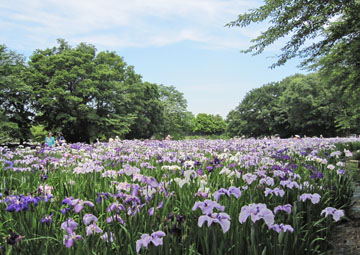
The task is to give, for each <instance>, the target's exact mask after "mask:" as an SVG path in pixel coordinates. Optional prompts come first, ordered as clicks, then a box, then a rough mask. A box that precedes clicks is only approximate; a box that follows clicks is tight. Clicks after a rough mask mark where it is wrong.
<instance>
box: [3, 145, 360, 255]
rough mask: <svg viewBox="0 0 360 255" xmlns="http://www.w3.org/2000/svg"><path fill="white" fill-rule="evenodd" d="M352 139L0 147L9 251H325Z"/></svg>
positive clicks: (345, 192) (341, 200) (340, 215)
mask: <svg viewBox="0 0 360 255" xmlns="http://www.w3.org/2000/svg"><path fill="white" fill-rule="evenodd" d="M355 141H357V142H358V141H359V139H356V138H337V139H335V138H334V139H320V138H319V139H317V138H314V139H311V138H306V139H299V140H297V139H281V140H280V139H276V140H275V139H274V140H271V139H269V140H256V139H232V140H185V141H157V140H145V141H118V140H115V141H113V142H112V143H96V144H92V145H88V144H68V145H66V144H65V145H62V146H59V147H54V148H46V147H44V148H40V147H38V148H36V149H30V148H18V149H17V150H15V151H10V150H9V149H7V148H3V147H0V178H1V183H0V211H1V213H0V254H52V255H54V254H138V253H139V254H253V255H255V254H274V255H275V254H276V255H278V254H284V255H285V254H322V253H324V252H325V251H326V250H327V249H329V248H330V246H329V244H328V242H327V238H328V237H329V234H330V232H331V229H332V226H334V225H335V224H336V222H338V221H341V220H344V219H345V220H346V215H345V213H344V212H345V211H346V209H347V208H349V206H350V203H351V202H350V200H351V196H352V193H353V189H352V184H351V178H350V175H349V173H348V171H347V169H346V166H345V161H346V157H350V156H351V152H350V151H348V150H346V149H345V150H343V151H339V150H337V148H336V146H335V144H337V143H347V142H355Z"/></svg>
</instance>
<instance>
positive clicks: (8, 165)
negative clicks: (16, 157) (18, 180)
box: [4, 160, 14, 170]
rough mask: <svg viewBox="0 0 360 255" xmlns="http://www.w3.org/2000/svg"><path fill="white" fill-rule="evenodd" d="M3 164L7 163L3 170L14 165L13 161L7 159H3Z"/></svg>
mask: <svg viewBox="0 0 360 255" xmlns="http://www.w3.org/2000/svg"><path fill="white" fill-rule="evenodd" d="M5 165H7V166H5V167H4V170H7V169H9V168H13V167H14V162H13V161H9V160H5Z"/></svg>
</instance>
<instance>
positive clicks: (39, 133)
mask: <svg viewBox="0 0 360 255" xmlns="http://www.w3.org/2000/svg"><path fill="white" fill-rule="evenodd" d="M30 131H31V140H32V141H33V142H36V143H40V144H43V143H44V141H45V137H46V135H47V131H46V130H45V127H44V126H43V125H36V126H32V127H31V128H30Z"/></svg>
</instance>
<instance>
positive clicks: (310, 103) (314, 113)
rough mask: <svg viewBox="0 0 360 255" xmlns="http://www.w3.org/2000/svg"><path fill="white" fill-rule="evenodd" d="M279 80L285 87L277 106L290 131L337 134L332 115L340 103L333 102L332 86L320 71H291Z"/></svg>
mask: <svg viewBox="0 0 360 255" xmlns="http://www.w3.org/2000/svg"><path fill="white" fill-rule="evenodd" d="M281 83H282V86H283V87H284V88H285V90H284V91H283V92H282V94H281V95H280V97H279V100H278V101H279V106H280V108H281V109H282V110H283V111H284V112H285V114H286V116H287V121H288V123H289V129H290V130H291V132H292V133H293V134H299V135H308V136H314V135H316V136H318V135H324V136H327V137H329V136H335V135H337V134H338V133H337V131H336V123H335V117H336V115H337V114H338V113H339V106H338V105H336V104H334V101H333V100H334V98H333V95H332V93H331V90H329V86H328V84H326V83H324V81H323V80H322V79H321V77H320V75H319V74H317V73H313V74H309V75H294V76H290V77H288V78H286V79H284V80H283V81H282V82H281Z"/></svg>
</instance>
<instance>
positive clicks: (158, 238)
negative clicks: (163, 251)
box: [136, 231, 166, 252]
mask: <svg viewBox="0 0 360 255" xmlns="http://www.w3.org/2000/svg"><path fill="white" fill-rule="evenodd" d="M165 235H166V234H165V233H164V232H163V231H156V232H154V233H152V234H151V235H148V234H142V235H141V238H140V239H139V240H137V241H136V252H139V251H140V249H141V247H145V248H147V247H148V245H149V244H150V243H152V244H153V245H155V246H159V245H162V244H163V239H162V238H163V237H164V236H165Z"/></svg>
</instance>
